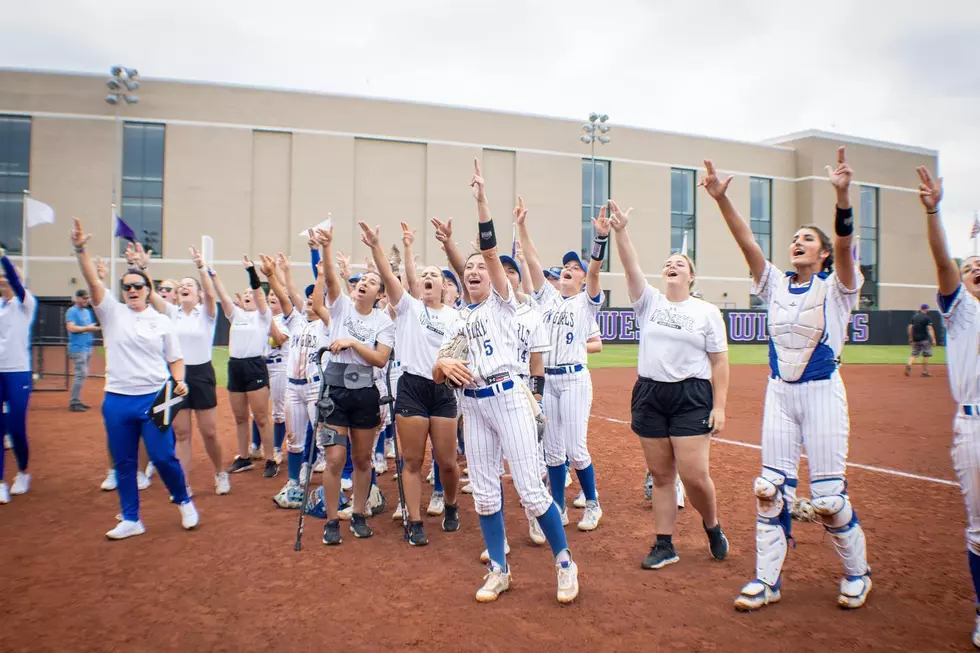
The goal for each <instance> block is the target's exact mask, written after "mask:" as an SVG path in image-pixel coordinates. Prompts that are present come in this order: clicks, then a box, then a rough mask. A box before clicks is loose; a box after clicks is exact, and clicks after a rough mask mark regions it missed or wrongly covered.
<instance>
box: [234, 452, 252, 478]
mask: <svg viewBox="0 0 980 653" xmlns="http://www.w3.org/2000/svg"><path fill="white" fill-rule="evenodd" d="M254 467H255V465H253V464H252V460H251V458H241V457H240V456H235V460H234V461H233V462H232V463H231V467H229V468H228V473H229V474H237V473H238V472H247V471H248V470H250V469H252V468H254Z"/></svg>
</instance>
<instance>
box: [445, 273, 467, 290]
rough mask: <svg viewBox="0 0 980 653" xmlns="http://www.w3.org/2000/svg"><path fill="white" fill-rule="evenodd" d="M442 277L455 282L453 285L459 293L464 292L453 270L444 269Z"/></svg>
mask: <svg viewBox="0 0 980 653" xmlns="http://www.w3.org/2000/svg"><path fill="white" fill-rule="evenodd" d="M442 276H444V277H446V278H447V279H449V280H450V281H452V282H453V285H454V286H456V291H457V292H463V287H462V286H460V285H459V279H457V278H456V275H455V274H453V271H452V270H450V269H449V268H443V269H442Z"/></svg>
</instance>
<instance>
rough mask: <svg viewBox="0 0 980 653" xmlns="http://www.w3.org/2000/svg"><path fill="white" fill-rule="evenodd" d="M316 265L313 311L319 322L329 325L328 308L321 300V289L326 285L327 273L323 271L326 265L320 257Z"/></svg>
mask: <svg viewBox="0 0 980 653" xmlns="http://www.w3.org/2000/svg"><path fill="white" fill-rule="evenodd" d="M317 267H318V268H319V270H317V275H316V282H314V284H313V312H314V313H316V316H317V317H318V318H320V321H321V322H323V323H324V324H325V325H327V326H330V309H328V308H327V306H326V304H325V303H324V301H323V289H324V286H325V285H326V276H327V275H326V274H325V272H324V268H325V267H326V265H325V264H324V262H323V260H322V259H321V260H320V262H319V263H317Z"/></svg>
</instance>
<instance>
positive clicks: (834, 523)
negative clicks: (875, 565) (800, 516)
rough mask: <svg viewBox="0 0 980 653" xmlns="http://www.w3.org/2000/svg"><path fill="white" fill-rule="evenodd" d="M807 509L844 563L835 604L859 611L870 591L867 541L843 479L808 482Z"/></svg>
mask: <svg viewBox="0 0 980 653" xmlns="http://www.w3.org/2000/svg"><path fill="white" fill-rule="evenodd" d="M810 492H811V495H812V499H811V500H810V505H811V506H812V507H813V511H814V512H815V513H817V516H818V517H819V518H820V521H822V522H823V526H824V528H825V529H826V530H827V532H828V533H830V536H831V537H832V538H833V540H834V547H835V548H836V549H837V555H839V556H840V559H841V562H843V563H844V578H842V579H841V583H840V596H839V597H838V603H839V604H840V606H841V607H843V608H860V607H861V606H862V605H864V603H865V601H867V598H868V592H870V591H871V568H870V567H869V566H868V551H867V541H866V539H865V536H864V529H863V528H861V523H860V522H859V521H858V518H857V514H856V513H855V512H854V507H853V506H852V505H851V500H850V499H849V498H848V496H847V482H846V481H845V480H844V479H843V478H822V479H818V480H814V481H811V482H810Z"/></svg>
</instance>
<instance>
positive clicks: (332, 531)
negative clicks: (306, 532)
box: [323, 519, 344, 546]
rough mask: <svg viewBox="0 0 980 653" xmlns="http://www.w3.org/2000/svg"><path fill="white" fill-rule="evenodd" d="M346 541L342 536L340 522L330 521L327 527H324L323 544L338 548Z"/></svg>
mask: <svg viewBox="0 0 980 653" xmlns="http://www.w3.org/2000/svg"><path fill="white" fill-rule="evenodd" d="M343 541H344V538H342V537H341V536H340V520H339V519H328V520H327V525H326V526H324V527H323V543H324V544H326V545H327V546H336V545H338V544H340V543H341V542H343Z"/></svg>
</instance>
